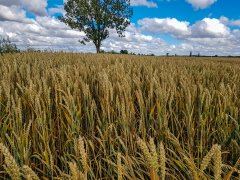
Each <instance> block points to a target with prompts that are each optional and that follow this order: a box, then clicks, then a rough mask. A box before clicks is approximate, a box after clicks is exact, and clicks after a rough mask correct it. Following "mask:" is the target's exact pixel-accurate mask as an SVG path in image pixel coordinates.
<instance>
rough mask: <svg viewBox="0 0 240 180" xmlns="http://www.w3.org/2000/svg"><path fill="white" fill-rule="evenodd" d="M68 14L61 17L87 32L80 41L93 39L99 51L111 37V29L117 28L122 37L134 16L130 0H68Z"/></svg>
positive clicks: (66, 22)
mask: <svg viewBox="0 0 240 180" xmlns="http://www.w3.org/2000/svg"><path fill="white" fill-rule="evenodd" d="M64 9H65V11H66V14H65V15H64V16H62V17H60V18H59V19H60V20H61V21H62V22H64V23H65V24H67V25H68V26H70V27H71V28H72V29H78V30H79V31H82V32H84V33H85V35H86V37H84V38H83V39H82V40H80V42H81V43H82V44H85V43H86V42H90V41H92V42H93V43H94V45H95V47H96V50H97V53H99V52H100V47H101V45H102V41H103V40H105V39H106V38H108V37H109V29H115V30H116V31H117V33H118V35H119V36H120V37H123V36H124V31H125V29H126V27H127V26H128V25H129V24H130V20H129V18H130V17H131V16H132V12H133V11H132V8H131V7H130V0H68V1H67V2H66V3H65V4H64Z"/></svg>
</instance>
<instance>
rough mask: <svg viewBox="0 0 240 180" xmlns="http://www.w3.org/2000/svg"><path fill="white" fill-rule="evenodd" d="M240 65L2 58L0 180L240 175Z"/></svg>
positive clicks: (100, 58) (115, 57) (95, 57)
mask: <svg viewBox="0 0 240 180" xmlns="http://www.w3.org/2000/svg"><path fill="white" fill-rule="evenodd" d="M239 72H240V59H224V58H185V57H141V56H128V55H104V54H103V55H91V54H81V55H79V54H70V53H69V54H65V53H21V54H13V55H4V56H1V57H0V179H10V178H12V179H34V180H35V179H151V180H156V179H238V178H240V175H239V174H240V169H239V167H240V165H239V163H240V159H239V158H240V156H239V154H240V147H239V145H240V127H239V123H240V120H239V119H240V114H239V109H240V101H239V98H240V89H239V86H240V73H239Z"/></svg>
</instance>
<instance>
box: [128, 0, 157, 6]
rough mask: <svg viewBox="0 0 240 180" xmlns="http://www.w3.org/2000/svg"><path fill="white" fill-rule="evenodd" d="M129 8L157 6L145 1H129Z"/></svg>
mask: <svg viewBox="0 0 240 180" xmlns="http://www.w3.org/2000/svg"><path fill="white" fill-rule="evenodd" d="M131 6H147V7H148V8H157V7H158V6H157V4H156V3H155V2H153V1H147V0H131Z"/></svg>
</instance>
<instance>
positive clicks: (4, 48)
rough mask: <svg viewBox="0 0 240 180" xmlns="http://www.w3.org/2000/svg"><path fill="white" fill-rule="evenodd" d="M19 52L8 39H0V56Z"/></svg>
mask: <svg viewBox="0 0 240 180" xmlns="http://www.w3.org/2000/svg"><path fill="white" fill-rule="evenodd" d="M15 52H19V50H18V49H17V46H16V44H14V43H12V42H11V41H10V39H9V38H0V54H3V53H15Z"/></svg>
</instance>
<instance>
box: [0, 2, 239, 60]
mask: <svg viewBox="0 0 240 180" xmlns="http://www.w3.org/2000/svg"><path fill="white" fill-rule="evenodd" d="M63 3H64V2H63V1H59V0H35V1H30V0H0V21H1V22H0V36H9V37H10V38H11V39H12V40H13V41H14V42H15V43H16V44H17V45H18V46H19V47H20V48H21V49H25V48H29V47H32V48H36V49H48V50H56V51H59V50H63V51H77V52H95V48H94V46H93V45H92V44H91V43H90V44H88V45H86V46H83V45H80V44H79V43H78V40H79V39H82V38H83V37H84V33H83V32H79V31H77V30H71V29H70V28H69V27H67V26H66V25H65V24H63V23H61V22H59V21H58V20H57V19H56V17H57V16H59V15H62V14H64V10H63ZM131 4H132V7H133V12H134V13H133V16H132V18H131V19H130V20H131V25H130V26H129V27H128V28H127V30H126V33H125V34H126V37H125V38H119V37H118V36H117V34H116V32H115V31H114V30H110V37H109V38H108V39H107V40H105V41H104V42H103V44H102V49H104V50H109V51H110V50H116V51H119V50H121V49H127V50H129V51H132V52H135V53H145V54H150V53H154V54H157V55H158V54H159V55H162V54H166V53H170V54H188V53H189V51H193V52H195V53H198V52H199V53H201V54H206V55H215V54H219V55H230V54H231V55H240V13H239V7H240V1H239V0H152V1H151V0H132V1H131Z"/></svg>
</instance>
